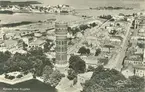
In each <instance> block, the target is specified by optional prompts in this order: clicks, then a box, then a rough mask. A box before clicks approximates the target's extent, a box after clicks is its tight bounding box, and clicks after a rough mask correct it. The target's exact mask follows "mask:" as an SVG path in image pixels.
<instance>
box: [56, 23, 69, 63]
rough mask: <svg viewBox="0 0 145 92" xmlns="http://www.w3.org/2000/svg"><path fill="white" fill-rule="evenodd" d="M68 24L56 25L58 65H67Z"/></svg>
mask: <svg viewBox="0 0 145 92" xmlns="http://www.w3.org/2000/svg"><path fill="white" fill-rule="evenodd" d="M67 32H68V25H67V23H62V22H61V23H60V22H56V23H55V33H56V64H57V65H66V64H67Z"/></svg>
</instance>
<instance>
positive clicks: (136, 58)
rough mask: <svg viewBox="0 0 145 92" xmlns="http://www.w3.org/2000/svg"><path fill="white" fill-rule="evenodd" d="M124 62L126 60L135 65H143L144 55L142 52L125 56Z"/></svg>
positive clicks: (127, 62) (126, 62)
mask: <svg viewBox="0 0 145 92" xmlns="http://www.w3.org/2000/svg"><path fill="white" fill-rule="evenodd" d="M124 62H125V64H132V65H133V66H135V65H142V62H143V57H142V55H140V54H139V55H130V56H127V57H126V58H125V60H124Z"/></svg>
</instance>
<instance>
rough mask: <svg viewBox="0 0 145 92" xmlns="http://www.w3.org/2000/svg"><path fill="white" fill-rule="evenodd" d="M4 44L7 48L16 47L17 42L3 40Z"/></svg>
mask: <svg viewBox="0 0 145 92" xmlns="http://www.w3.org/2000/svg"><path fill="white" fill-rule="evenodd" d="M4 46H5V47H6V48H7V49H12V48H18V42H17V41H16V40H5V41H4Z"/></svg>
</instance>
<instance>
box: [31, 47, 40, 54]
mask: <svg viewBox="0 0 145 92" xmlns="http://www.w3.org/2000/svg"><path fill="white" fill-rule="evenodd" d="M29 53H30V54H31V55H34V56H37V55H43V50H42V48H40V47H36V48H32V49H30V51H29Z"/></svg>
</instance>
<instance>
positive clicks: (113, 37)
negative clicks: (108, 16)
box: [110, 36, 123, 44]
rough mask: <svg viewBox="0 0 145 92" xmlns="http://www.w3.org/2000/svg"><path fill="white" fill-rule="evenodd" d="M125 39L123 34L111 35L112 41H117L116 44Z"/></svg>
mask: <svg viewBox="0 0 145 92" xmlns="http://www.w3.org/2000/svg"><path fill="white" fill-rule="evenodd" d="M122 41H123V38H122V37H121V36H111V37H110V42H112V43H116V44H121V43H122Z"/></svg>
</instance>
